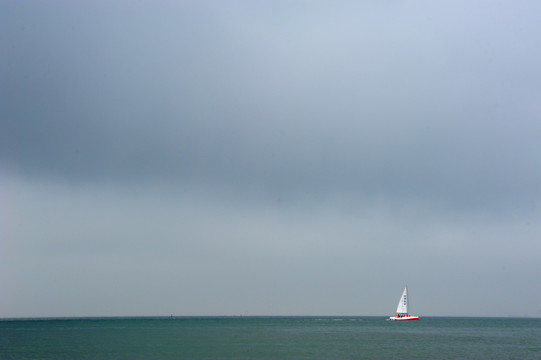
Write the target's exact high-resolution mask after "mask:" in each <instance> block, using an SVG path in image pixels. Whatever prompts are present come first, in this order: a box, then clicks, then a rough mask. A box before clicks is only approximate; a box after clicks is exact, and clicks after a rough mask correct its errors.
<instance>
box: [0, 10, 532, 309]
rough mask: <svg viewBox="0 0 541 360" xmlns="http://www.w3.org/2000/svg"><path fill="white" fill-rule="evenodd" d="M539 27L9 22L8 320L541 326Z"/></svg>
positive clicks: (431, 18) (369, 15)
mask: <svg viewBox="0 0 541 360" xmlns="http://www.w3.org/2000/svg"><path fill="white" fill-rule="evenodd" d="M539 14H541V3H540V2H538V1H519V2H516V1H474V2H472V1H370V2H369V1H365V2H360V1H338V2H337V1H328V2H322V1H251V0H250V1H113V2H110V1H77V2H73V1H52V0H51V1H7V0H0V188H1V192H0V237H1V239H0V289H1V291H0V317H35V316H39V317H41V316H124V315H169V314H175V315H392V314H393V313H394V311H395V309H396V305H397V303H398V299H399V297H400V294H401V292H402V289H403V288H404V286H405V285H408V286H409V290H410V296H411V299H412V306H413V309H412V311H413V312H414V313H417V314H420V315H421V316H422V315H438V316H439V315H441V316H443V315H466V316H509V315H511V316H536V317H541V283H540V281H539V279H540V278H541V261H540V260H539V259H540V254H541V65H540V64H541V36H540V34H541V22H540V21H539Z"/></svg>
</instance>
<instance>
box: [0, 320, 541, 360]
mask: <svg viewBox="0 0 541 360" xmlns="http://www.w3.org/2000/svg"><path fill="white" fill-rule="evenodd" d="M0 359H2V360H4V359H59V360H60V359H119V360H122V359H496V360H497V359H541V319H511V318H443V317H441V318H436V317H433V318H430V317H424V318H421V320H420V321H413V322H411V321H410V322H394V321H386V320H385V318H384V317H200V318H197V317H181V318H99V319H97V318H83V319H42V320H0Z"/></svg>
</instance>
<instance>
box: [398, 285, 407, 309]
mask: <svg viewBox="0 0 541 360" xmlns="http://www.w3.org/2000/svg"><path fill="white" fill-rule="evenodd" d="M396 313H397V314H407V313H408V287H407V286H406V287H405V288H404V292H403V293H402V296H401V297H400V300H399V301H398V306H397V307H396Z"/></svg>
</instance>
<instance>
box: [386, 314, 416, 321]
mask: <svg viewBox="0 0 541 360" xmlns="http://www.w3.org/2000/svg"><path fill="white" fill-rule="evenodd" d="M389 320H392V321H415V320H419V316H415V315H405V316H401V317H396V316H391V317H390V318H389Z"/></svg>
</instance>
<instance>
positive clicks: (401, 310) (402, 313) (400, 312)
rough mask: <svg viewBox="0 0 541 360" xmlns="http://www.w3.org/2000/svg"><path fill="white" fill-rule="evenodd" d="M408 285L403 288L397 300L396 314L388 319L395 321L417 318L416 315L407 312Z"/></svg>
mask: <svg viewBox="0 0 541 360" xmlns="http://www.w3.org/2000/svg"><path fill="white" fill-rule="evenodd" d="M408 301H409V300H408V287H407V286H406V287H405V288H404V292H403V293H402V296H401V297H400V300H398V306H397V307H396V316H391V317H390V318H389V320H395V321H407V320H419V316H417V315H409V314H408Z"/></svg>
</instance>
